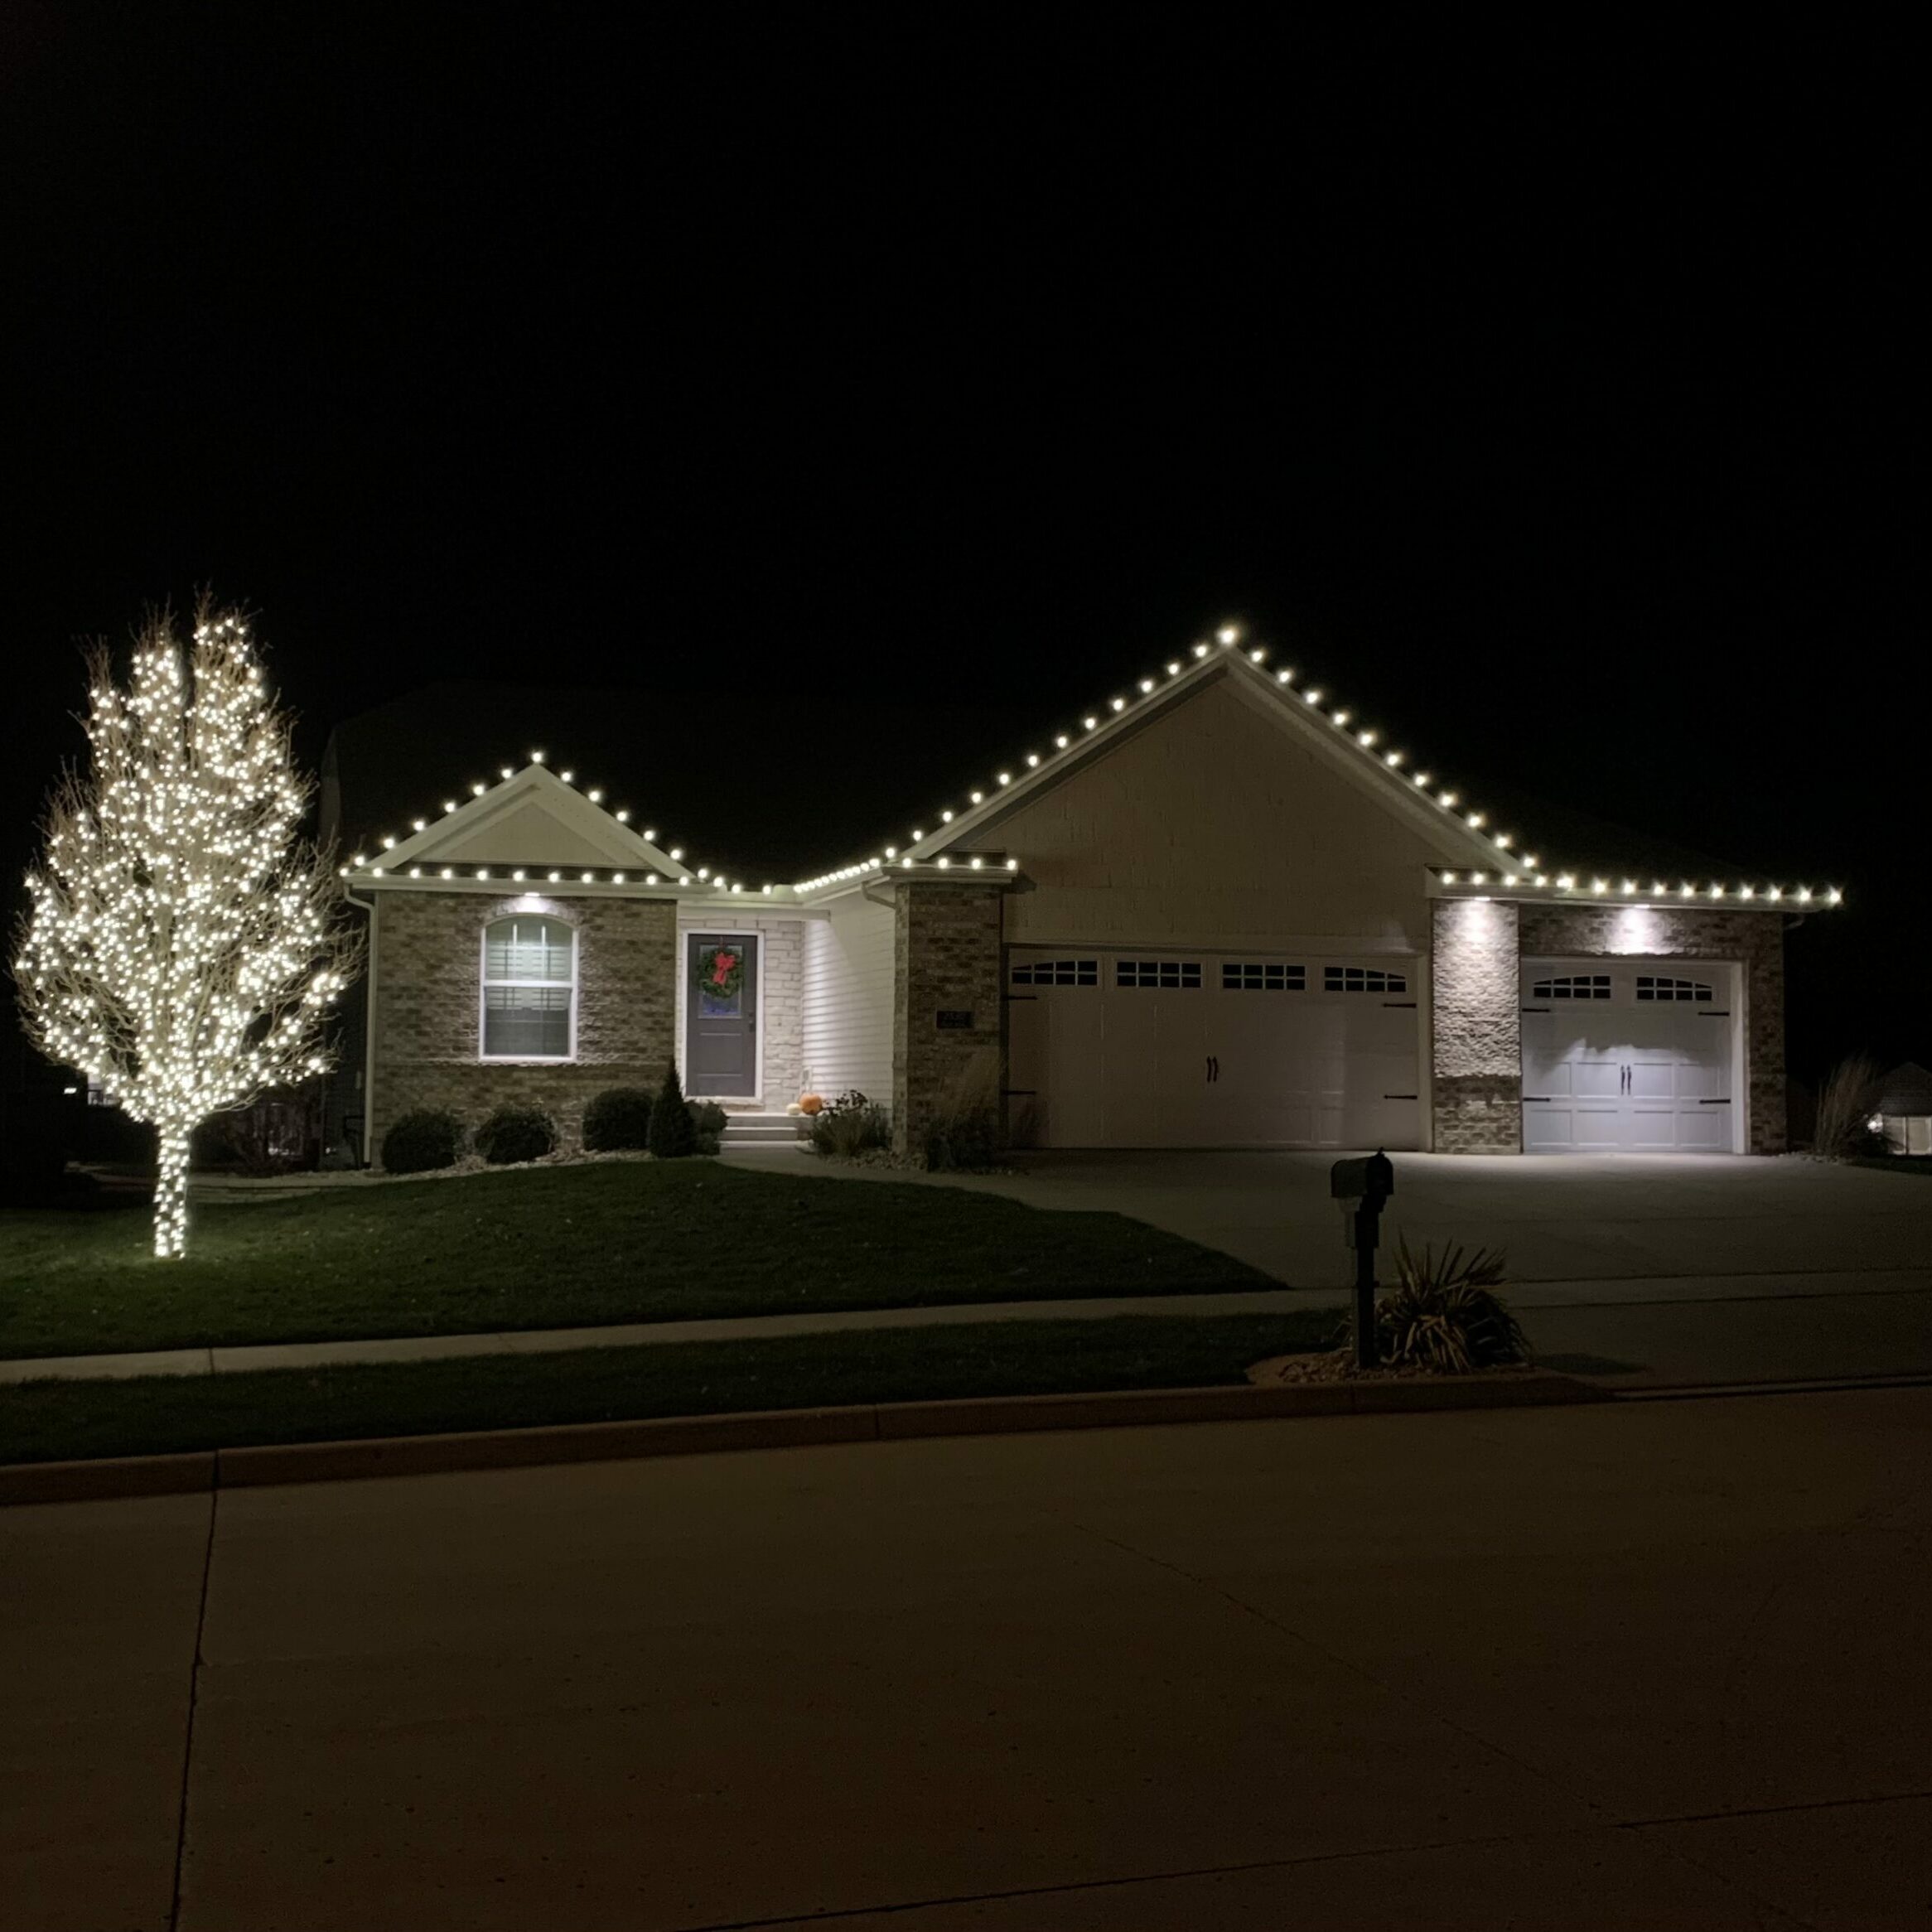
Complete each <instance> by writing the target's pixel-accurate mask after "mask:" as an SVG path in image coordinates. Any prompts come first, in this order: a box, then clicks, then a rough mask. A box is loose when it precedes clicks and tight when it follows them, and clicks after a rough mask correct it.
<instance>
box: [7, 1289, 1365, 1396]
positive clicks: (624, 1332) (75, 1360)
mask: <svg viewBox="0 0 1932 1932" xmlns="http://www.w3.org/2000/svg"><path fill="white" fill-rule="evenodd" d="M1344 1299H1345V1297H1342V1296H1340V1295H1335V1296H1325V1295H1311V1294H1309V1293H1307V1292H1306V1291H1305V1290H1302V1289H1297V1288H1261V1289H1253V1290H1247V1291H1243V1292H1236V1293H1231V1294H1223V1295H1121V1296H1113V1297H1102V1298H1100V1299H1098V1300H1096V1299H1084V1300H1077V1301H1065V1302H960V1303H958V1304H955V1305H952V1306H949V1307H924V1308H850V1309H827V1310H825V1311H824V1312H822V1313H819V1314H814V1315H740V1316H716V1317H712V1318H710V1319H708V1320H704V1321H628V1322H625V1323H623V1324H621V1325H620V1326H614V1327H605V1328H526V1329H509V1330H505V1331H502V1332H500V1333H496V1334H485V1335H403V1336H399V1337H397V1338H395V1339H394V1340H374V1341H298V1342H269V1343H264V1344H262V1345H258V1346H254V1347H245V1348H195V1349H156V1350H149V1351H147V1352H145V1353H142V1354H136V1355H37V1356H35V1355H29V1356H23V1357H22V1358H20V1359H19V1360H14V1361H10V1362H0V1385H4V1384H13V1383H22V1382H35V1381H42V1380H48V1379H60V1380H68V1381H109V1380H114V1381H120V1380H124V1379H128V1378H131V1377H134V1376H138V1375H234V1374H243V1373H245V1372H246V1371H249V1370H251V1369H318V1368H324V1367H328V1366H331V1365H334V1364H341V1363H349V1362H427V1361H437V1360H443V1359H447V1358H448V1357H451V1356H456V1355H555V1354H558V1353H561V1352H563V1351H564V1350H570V1349H597V1348H635V1347H636V1346H638V1345H640V1344H651V1343H664V1344H669V1343H674V1342H688V1341H752V1340H758V1339H759V1338H761V1337H762V1336H767V1335H823V1334H826V1333H828V1332H831V1331H838V1330H844V1329H874V1328H934V1327H940V1326H953V1325H955V1324H961V1323H966V1322H974V1321H1104V1320H1105V1319H1106V1318H1107V1317H1108V1316H1113V1315H1200V1316H1210V1315H1282V1314H1287V1313H1288V1312H1290V1311H1292V1310H1294V1309H1297V1308H1309V1307H1316V1308H1319V1307H1323V1306H1324V1305H1326V1303H1327V1302H1331V1301H1332V1302H1335V1304H1336V1305H1338V1306H1339V1305H1340V1302H1342V1301H1343V1300H1344Z"/></svg>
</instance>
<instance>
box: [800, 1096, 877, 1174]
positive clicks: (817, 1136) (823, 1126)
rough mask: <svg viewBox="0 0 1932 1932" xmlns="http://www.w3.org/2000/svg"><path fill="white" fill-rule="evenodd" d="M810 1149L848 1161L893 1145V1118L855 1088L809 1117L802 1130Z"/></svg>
mask: <svg viewBox="0 0 1932 1932" xmlns="http://www.w3.org/2000/svg"><path fill="white" fill-rule="evenodd" d="M805 1137H806V1139H807V1140H809V1142H811V1144H812V1147H813V1151H814V1152H817V1153H820V1154H830V1155H833V1156H835V1157H839V1158H843V1159H846V1160H849V1159H850V1158H851V1157H852V1156H853V1155H854V1154H862V1153H866V1152H869V1151H870V1150H871V1149H872V1148H874V1147H890V1146H891V1144H892V1117H891V1114H889V1113H887V1112H886V1109H885V1108H883V1107H881V1106H880V1105H879V1104H878V1103H877V1101H874V1100H868V1099H867V1098H866V1097H865V1095H864V1094H862V1093H860V1092H859V1090H858V1089H857V1088H856V1087H854V1088H852V1089H849V1090H848V1091H847V1092H845V1093H843V1094H840V1095H839V1096H838V1099H836V1100H834V1101H833V1102H831V1104H829V1105H828V1106H827V1107H826V1108H824V1110H823V1111H822V1112H820V1113H817V1114H814V1116H813V1117H812V1122H811V1125H810V1126H809V1128H807V1129H806V1130H805Z"/></svg>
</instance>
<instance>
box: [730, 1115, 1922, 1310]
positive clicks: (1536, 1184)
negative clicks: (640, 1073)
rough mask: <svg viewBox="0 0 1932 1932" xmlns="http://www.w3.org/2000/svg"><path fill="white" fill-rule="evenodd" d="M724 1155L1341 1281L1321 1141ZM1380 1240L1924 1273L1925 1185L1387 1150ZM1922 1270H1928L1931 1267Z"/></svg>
mask: <svg viewBox="0 0 1932 1932" xmlns="http://www.w3.org/2000/svg"><path fill="white" fill-rule="evenodd" d="M729 1158H730V1159H732V1161H733V1162H741V1163H743V1164H745V1165H746V1166H751V1165H757V1166H764V1167H768V1168H771V1169H774V1170H775V1171H780V1172H785V1173H794V1172H805V1173H814V1174H822V1175H824V1176H828V1178H840V1177H846V1178H854V1179H858V1180H867V1179H873V1180H881V1181H905V1180H906V1179H909V1178H910V1179H915V1180H921V1179H923V1180H930V1184H931V1185H934V1186H957V1187H969V1188H977V1189H981V1190H983V1191H986V1192H988V1193H992V1194H1004V1195H1012V1197H1013V1198H1015V1199H1017V1200H1026V1201H1030V1202H1031V1203H1032V1204H1033V1205H1036V1206H1037V1207H1043V1208H1100V1209H1106V1210H1111V1211H1112V1212H1113V1213H1116V1214H1123V1215H1133V1216H1134V1217H1135V1218H1136V1219H1137V1220H1143V1221H1149V1222H1152V1224H1153V1225H1154V1226H1156V1227H1157V1228H1166V1229H1168V1230H1170V1231H1171V1233H1174V1234H1185V1235H1186V1236H1187V1237H1188V1238H1189V1239H1191V1240H1195V1241H1199V1242H1201V1243H1203V1244H1205V1246H1207V1247H1210V1248H1218V1249H1220V1250H1221V1252H1222V1253H1224V1254H1232V1255H1234V1256H1236V1257H1238V1258H1239V1259H1240V1260H1243V1261H1245V1262H1249V1263H1252V1264H1253V1266H1254V1267H1256V1268H1261V1269H1263V1271H1264V1272H1265V1273H1268V1274H1272V1275H1273V1276H1274V1277H1276V1278H1277V1279H1278V1280H1280V1281H1283V1282H1288V1283H1290V1284H1291V1285H1292V1286H1294V1287H1336V1286H1340V1285H1341V1284H1342V1283H1344V1282H1345V1281H1346V1280H1347V1279H1348V1278H1349V1275H1348V1269H1349V1267H1350V1263H1349V1259H1348V1256H1347V1253H1346V1250H1345V1248H1344V1245H1343V1237H1342V1224H1341V1218H1340V1214H1339V1212H1338V1211H1337V1210H1336V1208H1335V1204H1334V1203H1333V1201H1332V1200H1331V1199H1330V1197H1329V1180H1328V1176H1329V1168H1330V1166H1331V1157H1330V1156H1328V1155H1326V1154H1281V1153H1217V1152H1199V1153H1195V1152H1163V1153H1065V1154H1059V1153H1055V1154H1025V1155H1019V1156H1016V1157H1014V1165H1015V1167H1016V1168H1017V1171H1016V1172H1014V1173H1012V1174H1004V1175H979V1176H930V1177H929V1176H907V1175H906V1174H904V1173H901V1172H900V1171H896V1170H893V1169H891V1168H878V1167H852V1166H841V1165H836V1164H833V1163H832V1162H824V1161H819V1160H814V1159H813V1158H812V1157H809V1156H804V1155H800V1154H799V1152H797V1151H796V1150H795V1149H793V1148H790V1147H780V1148H775V1149H772V1150H770V1151H761V1152H756V1153H740V1152H734V1153H732V1155H731V1156H730V1157H729ZM1392 1158H1393V1161H1394V1162H1395V1171H1396V1194H1395V1199H1394V1200H1393V1203H1392V1204H1391V1205H1390V1207H1389V1213H1388V1215H1386V1216H1385V1217H1384V1228H1385V1229H1386V1230H1387V1237H1386V1238H1387V1240H1388V1242H1389V1244H1391V1245H1393V1241H1394V1239H1396V1237H1397V1236H1398V1235H1402V1236H1406V1237H1407V1239H1408V1240H1409V1242H1410V1243H1411V1244H1421V1243H1423V1242H1427V1241H1433V1242H1442V1241H1461V1242H1464V1243H1466V1244H1470V1245H1471V1246H1474V1247H1484V1248H1496V1247H1500V1248H1504V1249H1507V1250H1508V1252H1509V1273H1510V1278H1511V1279H1512V1280H1513V1281H1515V1282H1552V1283H1555V1282H1565V1283H1567V1282H1583V1283H1589V1284H1591V1285H1596V1284H1601V1283H1605V1282H1667V1281H1671V1280H1683V1279H1691V1278H1712V1277H1724V1276H1732V1277H1736V1276H1751V1275H1764V1276H1780V1277H1792V1276H1799V1275H1808V1274H1842V1273H1857V1274H1871V1273H1885V1272H1897V1271H1908V1272H1909V1271H1915V1270H1932V1181H1928V1180H1922V1179H1919V1178H1917V1177H1915V1176H1910V1175H1898V1174H1886V1173H1881V1172H1879V1171H1876V1170H1874V1169H1872V1168H1865V1167H1842V1166H1833V1165H1831V1164H1829V1163H1827V1162H1817V1161H1809V1160H1804V1159H1799V1158H1797V1157H1789V1158H1785V1159H1781V1160H1761V1159H1751V1158H1746V1157H1737V1156H1720V1155H1710V1156H1701V1157H1696V1158H1686V1157H1682V1156H1679V1157H1674V1158H1665V1157H1651V1158H1646V1157H1643V1156H1631V1155H1620V1156H1611V1155H1601V1156H1593V1155H1564V1156H1560V1157H1559V1156H1553V1155H1535V1154H1529V1155H1519V1156H1514V1157H1487V1156H1481V1155H1444V1154H1396V1155H1394V1156H1392ZM1927 1278H1928V1280H1929V1281H1932V1274H1929V1275H1928V1277H1927Z"/></svg>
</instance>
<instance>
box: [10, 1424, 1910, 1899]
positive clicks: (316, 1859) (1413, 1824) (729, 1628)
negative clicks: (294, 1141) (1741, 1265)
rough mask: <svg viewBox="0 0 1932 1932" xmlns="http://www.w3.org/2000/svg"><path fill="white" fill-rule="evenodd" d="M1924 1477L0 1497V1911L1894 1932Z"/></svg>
mask: <svg viewBox="0 0 1932 1932" xmlns="http://www.w3.org/2000/svg"><path fill="white" fill-rule="evenodd" d="M1929 1478H1932V1390H1927V1389H1867V1390H1860V1391H1856V1392H1847V1393H1805V1394H1793V1395H1777V1396H1755V1397H1739V1398H1724V1399H1702V1400H1685V1401H1650V1402H1644V1403H1614V1404H1605V1405H1601V1406H1599V1407H1587V1408H1569V1409H1563V1410H1555V1411H1535V1410H1531V1411H1515V1412H1509V1413H1502V1412H1496V1413H1460V1414H1436V1415H1415V1416H1385V1417H1375V1418H1356V1419H1352V1420H1334V1421H1307V1422H1256V1423H1241V1424H1231V1425H1220V1424H1217V1425H1207V1426H1196V1427H1170V1428H1162V1429H1123V1430H1118V1431H1114V1430H1107V1431H1097V1432H1089V1433H1080V1434H1070V1435H1035V1436H1026V1437H1003V1438H990V1439H987V1438H982V1439H973V1440H939V1441H930V1442H906V1443H896V1444H874V1445H859V1446H853V1447H838V1448H824V1449H810V1450H791V1451H774V1452H763V1453H751V1454H741V1455H737V1456H695V1457H691V1458H688V1459H683V1460H674V1461H657V1462H639V1463H628V1464H604V1465H595V1466H583V1467H577V1468H554V1469H537V1470H528V1471H512V1472H506V1473H500V1474H490V1475H456V1476H433V1477H423V1478H413V1479H408V1480H389V1481H370V1482H365V1483H360V1484H341V1485H312V1486H297V1487H288V1488H278V1489H276V1488H271V1489H259V1490H229V1491H225V1492H222V1493H220V1495H217V1496H216V1497H215V1499H213V1500H212V1502H211V1501H210V1499H209V1498H207V1497H205V1496H202V1497H181V1498H158V1499H152V1500H140V1501H126V1502H115V1503H99V1504H89V1505H54V1506H45V1507H39V1508H20V1509H12V1510H10V1511H7V1512H6V1513H5V1514H3V1515H0V1563H3V1565H4V1574H5V1576H6V1578H7V1588H6V1591H5V1597H4V1611H3V1613H0V1614H3V1615H4V1616H5V1619H6V1630H5V1635H6V1639H7V1641H6V1644H5V1654H4V1663H3V1664H0V1669H3V1670H4V1672H5V1675H6V1683H7V1691H6V1708H7V1711H8V1712H9V1716H10V1722H9V1723H8V1725H7V1727H5V1730H4V1732H0V1736H3V1737H4V1745H3V1746H0V1750H3V1751H4V1774H3V1775H4V1781H5V1790H6V1793H7V1804H6V1807H5V1816H6V1825H5V1833H6V1837H5V1840H4V1843H3V1846H0V1867H3V1871H0V1920H3V1922H4V1923H5V1925H7V1926H8V1927H17V1928H20V1929H21V1932H68V1929H71V1928H80V1927H89V1928H104V1927H113V1928H117V1929H121V1932H125V1929H128V1928H137V1927H138V1928H160V1927H169V1926H173V1927H178V1928H180V1932H277V1929H283V1932H298V1929H310V1928H313V1929H321V1928H330V1929H334V1928H345V1929H349V1928H353V1929H354V1932H439V1929H442V1928H461V1929H463V1932H471V1929H481V1928H505V1929H508V1928H516V1929H518V1932H529V1929H532V1928H542V1929H543V1932H592V1929H596V1932H601V1929H603V1928H611V1929H612V1932H615V1929H616V1928H620V1927H621V1928H625V1929H626V1932H629V1929H634V1928H673V1927H676V1928H685V1929H697V1928H706V1927H712V1928H716V1927H726V1926H732V1927H743V1926H747V1925H767V1926H779V1925H785V1926H790V1925H802V1924H805V1923H818V1922H820V1921H821V1920H823V1919H824V1916H825V1915H828V1914H829V1915H837V1916H836V1917H835V1918H834V1919H833V1923H835V1924H837V1925H838V1926H839V1927H841V1928H842V1929H850V1932H888V1928H890V1929H891V1932H955V1929H964V1928H967V1927H973V1928H983V1929H988V1932H1021V1929H1026V1932H1034V1929H1037V1932H1082V1929H1086V1928H1103V1927H1105V1928H1111V1927H1128V1928H1133V1929H1134V1932H1162V1929H1164V1928H1175V1929H1179V1928H1182V1927H1186V1928H1190V1929H1194V1928H1202V1927H1234V1928H1254V1929H1256V1932H1259V1929H1261V1928H1274V1927H1280V1926H1292V1925H1308V1926H1315V1927H1321V1928H1350V1927H1357V1926H1360V1927H1369V1926H1389V1925H1400V1926H1444V1927H1465V1926H1466V1927H1469V1928H1472V1929H1473V1928H1477V1927H1484V1928H1488V1927H1495V1926H1499V1925H1524V1926H1546V1927H1570V1926H1576V1927H1596V1926H1603V1927H1611V1926H1616V1927H1628V1926H1634V1925H1645V1926H1649V1925H1667V1926H1671V1927H1676V1926H1697V1927H1712V1928H1717V1927H1746V1926H1750V1927H1761V1926H1780V1925H1811V1926H1816V1927H1828V1928H1833V1929H1834V1932H1836V1929H1847V1932H1848V1929H1851V1928H1867V1927H1894V1926H1896V1927H1904V1926H1908V1925H1923V1924H1924V1923H1925V1922H1926V1919H1927V1915H1928V1912H1929V1910H1932V1878H1929V1876H1928V1853H1927V1847H1928V1845H1932V1725H1929V1724H1928V1722H1927V1720H1928V1717H1929V1716H1932V1645H1929V1644H1928V1641H1927V1639H1928V1635H1929V1634H1932V1633H1929V1632H1928V1629H1927V1617H1926V1611H1925V1589H1924V1581H1925V1560H1926V1553H1927V1539H1928V1538H1927V1533H1928V1527H1929V1521H1932V1501H1929V1500H1928V1499H1929V1498H1932V1480H1928V1479H1929ZM211 1532H212V1534H211ZM197 1658H198V1659H199V1662H198V1663H197ZM184 1756H185V1758H186V1775H185V1776H184ZM177 1894H178V1896H177Z"/></svg>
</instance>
